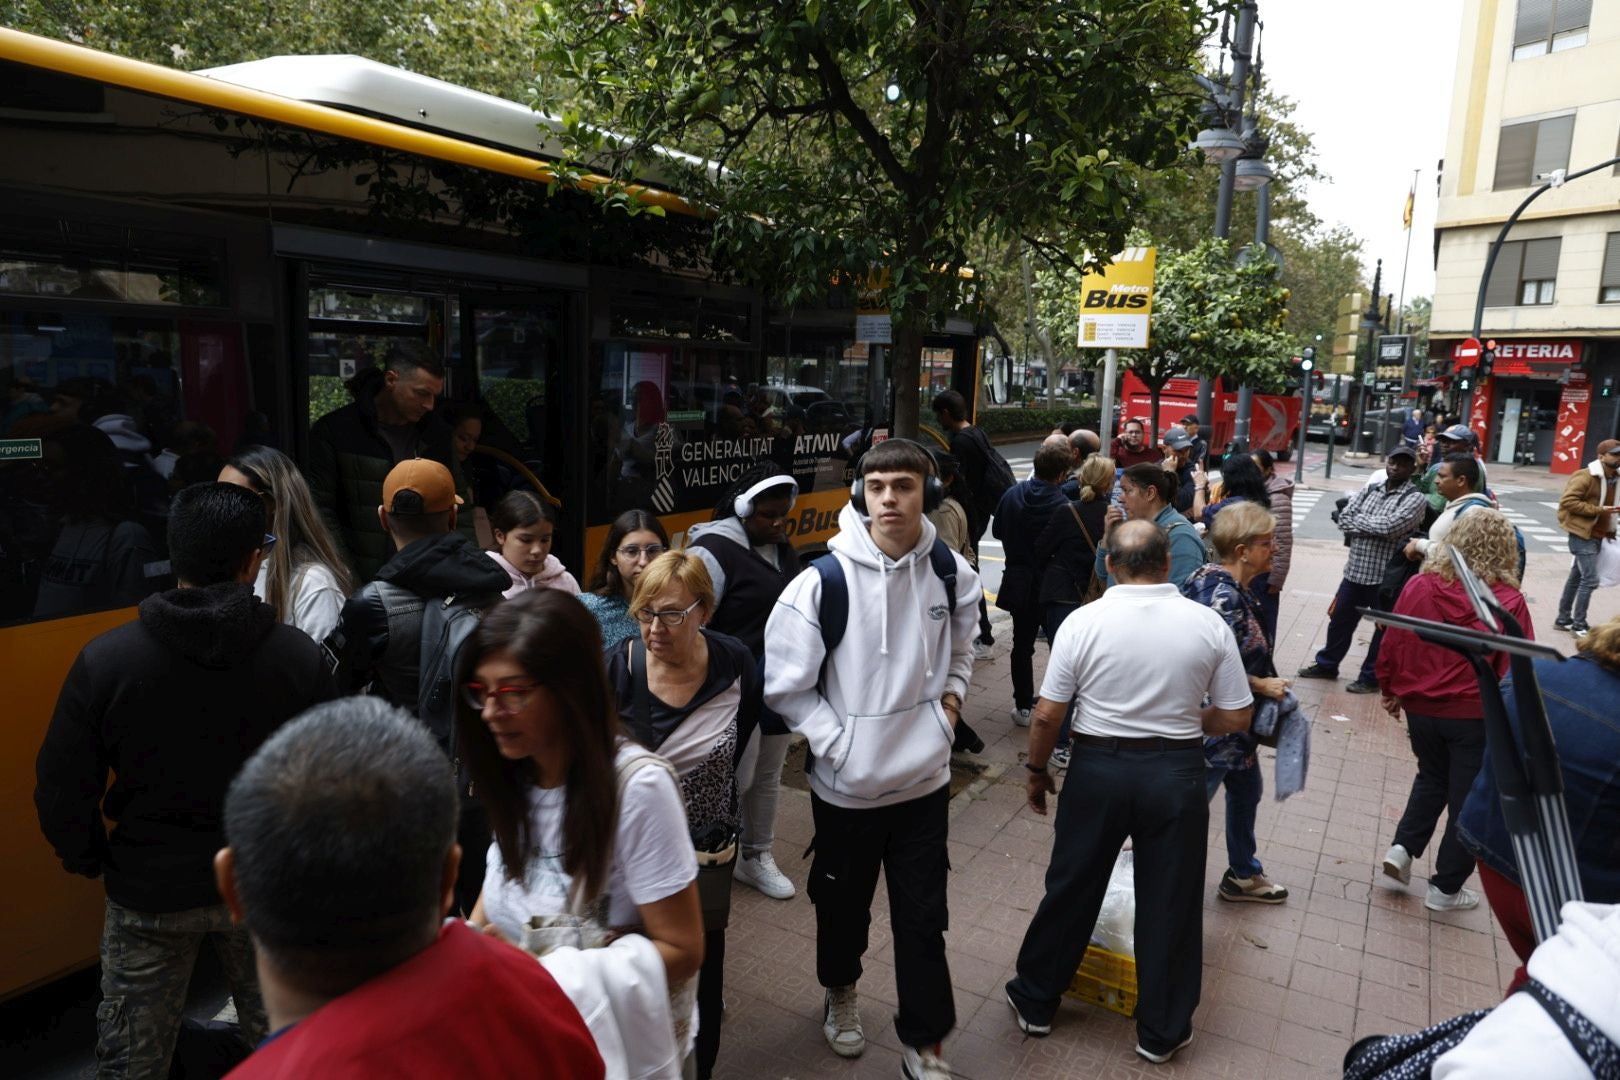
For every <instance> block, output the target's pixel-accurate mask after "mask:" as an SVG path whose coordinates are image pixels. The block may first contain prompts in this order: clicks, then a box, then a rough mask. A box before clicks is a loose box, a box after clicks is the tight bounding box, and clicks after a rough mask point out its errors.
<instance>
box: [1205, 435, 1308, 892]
mask: <svg viewBox="0 0 1620 1080" xmlns="http://www.w3.org/2000/svg"><path fill="white" fill-rule="evenodd" d="M1234 460H1235V459H1234ZM1276 540H1277V517H1276V515H1275V514H1273V513H1272V512H1271V511H1270V510H1267V509H1266V508H1265V507H1264V506H1262V505H1260V504H1259V503H1257V502H1254V501H1252V500H1250V499H1247V498H1232V499H1230V500H1228V501H1227V503H1226V505H1224V506H1222V507H1221V508H1220V509H1219V510H1217V511H1216V513H1215V516H1214V517H1213V518H1212V519H1211V520H1210V527H1209V545H1210V547H1212V548H1214V549H1215V558H1216V559H1217V560H1219V561H1218V562H1212V563H1206V564H1205V565H1203V566H1201V567H1199V568H1198V569H1197V570H1194V571H1193V572H1192V574H1191V576H1189V577H1188V578H1187V581H1186V583H1185V584H1183V585H1182V586H1181V593H1182V595H1183V596H1185V597H1187V598H1188V599H1189V600H1196V601H1198V602H1199V603H1200V604H1203V605H1204V606H1205V607H1207V608H1209V609H1210V610H1212V611H1214V612H1215V614H1217V615H1219V616H1220V617H1221V618H1222V619H1223V620H1224V621H1225V622H1226V625H1227V626H1229V627H1231V628H1232V635H1233V636H1234V637H1235V638H1236V639H1237V646H1238V655H1239V656H1241V657H1242V658H1243V670H1244V672H1245V673H1247V675H1248V677H1249V690H1250V691H1251V692H1252V693H1253V694H1254V695H1255V696H1256V697H1269V698H1281V697H1282V696H1283V694H1284V693H1285V692H1286V691H1287V689H1288V683H1287V682H1286V681H1284V680H1283V679H1281V678H1279V677H1278V675H1277V665H1276V663H1275V662H1274V661H1273V659H1272V654H1271V650H1272V640H1271V635H1270V634H1268V633H1267V632H1266V629H1265V619H1264V616H1263V615H1262V614H1261V607H1260V598H1259V597H1257V596H1256V595H1255V594H1254V590H1253V588H1252V586H1253V584H1254V582H1255V579H1257V578H1259V577H1260V576H1261V575H1262V574H1265V573H1268V572H1269V571H1270V570H1271V554H1272V550H1273V548H1274V547H1275V545H1276ZM1258 746H1259V742H1258V741H1257V740H1256V739H1255V738H1254V736H1252V735H1250V734H1249V733H1248V732H1247V731H1238V732H1233V733H1231V734H1229V735H1215V736H1211V737H1209V738H1206V739H1205V740H1204V790H1205V794H1206V795H1207V796H1208V797H1209V798H1211V799H1213V798H1215V793H1216V792H1217V791H1219V790H1221V788H1222V787H1223V786H1224V787H1225V788H1226V872H1225V873H1224V874H1222V875H1221V883H1220V885H1219V886H1217V888H1216V895H1217V896H1219V897H1220V898H1221V899H1222V900H1231V901H1247V902H1250V903H1257V904H1281V903H1282V902H1284V901H1285V900H1287V899H1288V890H1287V888H1285V887H1284V886H1282V885H1279V884H1277V883H1276V882H1275V881H1272V880H1270V879H1269V878H1267V877H1266V875H1265V868H1264V867H1263V866H1261V865H1260V860H1259V858H1258V857H1257V855H1256V850H1257V849H1258V847H1259V842H1258V841H1257V840H1256V839H1255V835H1254V822H1255V816H1256V813H1257V812H1258V811H1259V809H1260V796H1261V795H1262V794H1264V793H1265V789H1264V785H1263V784H1262V778H1261V775H1260V759H1259V753H1258V750H1257V748H1258Z"/></svg>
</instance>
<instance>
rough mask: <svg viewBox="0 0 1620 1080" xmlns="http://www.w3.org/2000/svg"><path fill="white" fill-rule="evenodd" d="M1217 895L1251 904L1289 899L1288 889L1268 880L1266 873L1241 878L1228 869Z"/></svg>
mask: <svg viewBox="0 0 1620 1080" xmlns="http://www.w3.org/2000/svg"><path fill="white" fill-rule="evenodd" d="M1216 895H1217V896H1219V897H1220V898H1221V899H1222V900H1230V901H1232V902H1233V903H1241V902H1245V901H1246V902H1248V903H1251V904H1280V903H1282V902H1283V901H1284V900H1287V899H1288V890H1287V889H1286V888H1284V887H1283V886H1281V885H1278V884H1277V883H1276V882H1274V881H1269V880H1267V878H1266V875H1264V874H1256V875H1254V877H1248V878H1241V877H1238V876H1236V875H1235V874H1233V873H1232V871H1230V870H1228V871H1227V872H1226V873H1224V874H1222V875H1221V884H1220V886H1219V888H1218V889H1217V891H1216Z"/></svg>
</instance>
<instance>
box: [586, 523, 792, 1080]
mask: <svg viewBox="0 0 1620 1080" xmlns="http://www.w3.org/2000/svg"><path fill="white" fill-rule="evenodd" d="M715 607H716V603H715V595H714V584H713V582H712V580H711V578H710V577H709V570H708V566H707V564H706V563H705V562H704V560H703V559H701V558H699V557H698V556H697V555H695V554H693V553H692V552H690V551H668V552H665V553H664V554H662V555H660V556H659V557H658V558H656V559H654V560H653V561H652V563H651V565H649V566H648V567H647V568H646V569H645V570H643V571H642V572H641V573H640V575H639V576H638V577H637V578H636V587H635V592H634V594H633V595H632V596H631V598H630V615H631V617H632V618H633V619H635V620H636V623H637V624H638V625H639V626H640V627H641V633H640V635H639V636H637V637H633V638H630V639H628V640H626V641H621V642H617V643H615V644H612V645H609V646H608V648H607V676H608V684H609V686H611V687H612V689H613V695H614V699H615V700H616V701H617V702H618V711H619V724H620V726H621V727H623V729H624V730H625V731H626V732H628V733H629V734H630V737H631V738H633V739H635V740H636V741H637V742H639V743H641V745H643V746H645V747H646V748H647V749H649V750H653V751H656V752H657V753H659V754H661V755H663V757H664V758H665V759H666V760H668V761H669V763H670V764H671V765H672V766H674V768H675V772H676V775H677V776H679V778H680V783H681V800H682V802H683V804H684V805H685V809H686V825H687V828H688V829H689V830H690V832H691V841H692V847H693V848H695V849H696V851H697V858H698V862H699V871H698V893H699V897H700V898H701V900H702V906H703V929H704V945H703V968H702V970H701V971H699V973H698V986H697V1001H698V1035H697V1062H696V1063H697V1078H698V1080H708V1078H709V1076H710V1075H711V1074H712V1073H713V1072H714V1063H715V1059H716V1057H717V1056H718V1055H719V1052H720V1023H721V1018H722V1016H723V1006H722V1002H721V979H722V976H723V974H724V972H725V962H726V924H727V922H728V921H729V919H730V911H731V878H732V873H733V867H734V865H735V863H736V859H737V850H738V839H739V838H738V829H739V826H740V815H739V813H738V805H737V775H736V770H737V760H738V758H739V757H741V756H742V750H743V747H744V745H745V744H746V743H747V742H748V741H749V739H750V736H751V735H753V737H755V738H757V737H758V736H757V734H756V733H755V732H754V728H755V727H756V725H757V724H758V722H759V713H760V706H761V690H762V680H761V678H760V674H759V665H758V663H757V662H756V661H755V659H754V654H753V652H752V650H750V649H749V647H748V646H747V645H744V644H743V643H742V642H741V641H739V640H738V639H737V638H734V637H731V636H729V635H727V634H721V633H718V632H716V631H714V630H710V629H709V628H708V626H707V624H708V622H709V620H710V619H711V618H713V616H714V611H715Z"/></svg>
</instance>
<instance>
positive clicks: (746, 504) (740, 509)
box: [731, 474, 799, 518]
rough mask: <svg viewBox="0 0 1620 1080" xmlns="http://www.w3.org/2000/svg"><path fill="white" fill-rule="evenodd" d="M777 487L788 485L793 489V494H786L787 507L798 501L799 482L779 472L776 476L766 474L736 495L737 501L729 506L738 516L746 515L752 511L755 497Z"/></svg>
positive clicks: (743, 516) (791, 507)
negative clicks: (763, 477)
mask: <svg viewBox="0 0 1620 1080" xmlns="http://www.w3.org/2000/svg"><path fill="white" fill-rule="evenodd" d="M779 487H790V488H792V489H793V494H792V495H789V496H788V509H789V510H791V509H793V504H794V503H796V502H798V501H799V482H798V481H797V480H795V479H793V477H791V476H786V475H780V474H779V475H777V476H767V477H766V478H765V479H763V480H761V481H760V482H759V483H757V484H755V485H753V486H752V487H750V488H749V489H748V490H747V491H745V492H743V493H742V494H741V495H738V496H737V501H736V502H734V503H732V504H731V508H732V510H734V511H735V512H736V514H737V516H738V517H740V518H745V517H748V516H749V515H750V514H752V513H753V512H754V500H755V499H757V498H759V497H760V496H761V495H763V494H764V493H765V492H767V491H770V490H771V489H772V488H779Z"/></svg>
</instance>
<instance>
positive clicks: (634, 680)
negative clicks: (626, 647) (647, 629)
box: [630, 635, 653, 737]
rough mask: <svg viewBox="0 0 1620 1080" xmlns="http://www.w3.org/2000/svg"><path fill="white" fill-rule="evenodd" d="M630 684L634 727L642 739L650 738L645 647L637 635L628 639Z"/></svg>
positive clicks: (649, 693)
mask: <svg viewBox="0 0 1620 1080" xmlns="http://www.w3.org/2000/svg"><path fill="white" fill-rule="evenodd" d="M630 684H631V686H632V687H633V693H634V697H635V700H634V702H633V703H632V705H631V708H632V709H633V710H634V712H635V718H636V727H637V728H639V729H640V734H642V735H643V736H644V737H651V736H652V734H653V726H652V691H651V690H650V689H648V688H647V646H646V645H645V644H643V643H642V640H641V637H640V636H639V635H638V636H636V637H633V638H631V639H630Z"/></svg>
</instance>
